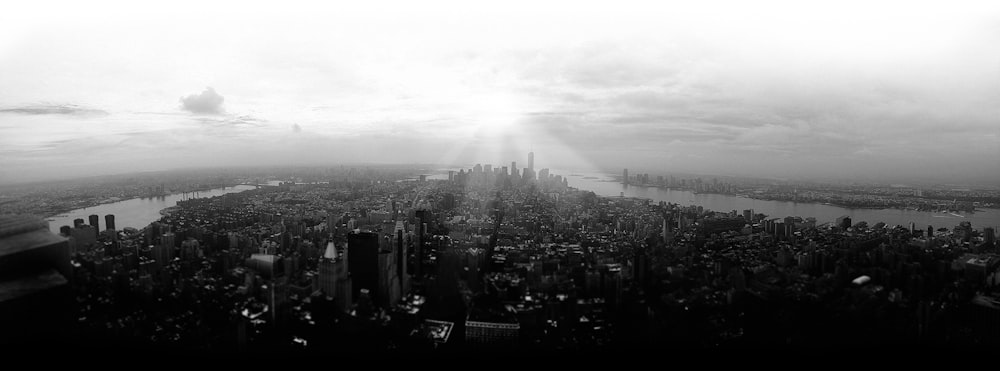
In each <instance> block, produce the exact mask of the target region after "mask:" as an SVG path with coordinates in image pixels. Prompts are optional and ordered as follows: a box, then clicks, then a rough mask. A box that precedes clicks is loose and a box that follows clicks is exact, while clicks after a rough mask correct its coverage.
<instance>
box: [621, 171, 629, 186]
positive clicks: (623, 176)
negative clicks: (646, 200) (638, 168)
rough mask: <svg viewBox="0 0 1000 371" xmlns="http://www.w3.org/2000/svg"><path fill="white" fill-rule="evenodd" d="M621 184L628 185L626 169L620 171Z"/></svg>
mask: <svg viewBox="0 0 1000 371" xmlns="http://www.w3.org/2000/svg"><path fill="white" fill-rule="evenodd" d="M622 183H624V184H628V169H625V170H624V171H622Z"/></svg>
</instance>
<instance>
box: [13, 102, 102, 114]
mask: <svg viewBox="0 0 1000 371" xmlns="http://www.w3.org/2000/svg"><path fill="white" fill-rule="evenodd" d="M0 112H6V113H17V114H23V115H69V116H104V115H107V114H108V113H107V112H106V111H103V110H99V109H92V108H84V107H80V106H77V105H75V104H46V105H35V106H24V107H12V108H3V109H0Z"/></svg>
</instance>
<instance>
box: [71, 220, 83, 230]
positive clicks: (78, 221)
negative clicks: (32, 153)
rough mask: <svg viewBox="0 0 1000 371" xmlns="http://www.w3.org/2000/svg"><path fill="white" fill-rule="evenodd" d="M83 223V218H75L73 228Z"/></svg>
mask: <svg viewBox="0 0 1000 371" xmlns="http://www.w3.org/2000/svg"><path fill="white" fill-rule="evenodd" d="M83 224H84V222H83V218H76V219H73V228H80V226H81V225H83Z"/></svg>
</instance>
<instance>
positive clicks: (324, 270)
mask: <svg viewBox="0 0 1000 371" xmlns="http://www.w3.org/2000/svg"><path fill="white" fill-rule="evenodd" d="M337 260H338V257H337V247H336V245H334V243H333V241H330V242H329V243H327V244H326V250H325V251H324V252H323V257H321V258H320V259H319V288H318V289H319V291H321V292H323V294H325V295H326V296H329V297H331V298H335V297H336V294H337V279H338V278H339V276H340V272H339V270H338V268H339V266H338V264H337Z"/></svg>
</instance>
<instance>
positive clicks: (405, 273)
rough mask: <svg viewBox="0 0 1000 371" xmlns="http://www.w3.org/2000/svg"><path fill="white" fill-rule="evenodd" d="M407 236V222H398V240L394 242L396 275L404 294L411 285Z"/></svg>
mask: <svg viewBox="0 0 1000 371" xmlns="http://www.w3.org/2000/svg"><path fill="white" fill-rule="evenodd" d="M404 236H405V223H403V221H398V222H396V235H395V238H396V240H395V241H393V242H395V244H394V246H393V247H394V249H395V251H394V253H395V255H396V275H397V276H398V277H399V286H400V289H402V292H403V294H406V292H407V291H408V289H409V287H410V275H409V270H408V269H406V260H407V258H406V257H407V255H409V249H408V248H407V243H406V239H405V238H404Z"/></svg>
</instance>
